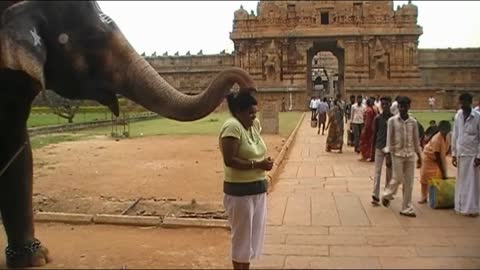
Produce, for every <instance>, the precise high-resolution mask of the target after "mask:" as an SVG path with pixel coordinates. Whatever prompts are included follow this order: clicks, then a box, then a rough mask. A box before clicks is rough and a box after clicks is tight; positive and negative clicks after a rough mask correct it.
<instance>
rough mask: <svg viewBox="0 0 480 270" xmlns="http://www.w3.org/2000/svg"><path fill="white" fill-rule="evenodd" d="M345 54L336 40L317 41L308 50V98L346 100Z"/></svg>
mask: <svg viewBox="0 0 480 270" xmlns="http://www.w3.org/2000/svg"><path fill="white" fill-rule="evenodd" d="M344 55H345V52H344V50H343V49H342V48H339V47H338V46H337V41H336V40H328V39H325V40H323V39H321V40H316V41H315V42H314V43H313V46H312V47H311V48H310V49H308V50H307V76H306V77H307V92H308V93H309V94H308V96H321V97H335V96H336V95H337V94H342V96H343V98H345V89H344V80H345V78H344V70H345V56H344Z"/></svg>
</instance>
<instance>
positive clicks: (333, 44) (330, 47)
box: [306, 39, 345, 97]
mask: <svg viewBox="0 0 480 270" xmlns="http://www.w3.org/2000/svg"><path fill="white" fill-rule="evenodd" d="M319 52H331V53H332V54H333V56H334V57H335V58H336V60H337V61H336V62H337V72H336V75H337V80H336V81H337V87H336V88H335V91H334V92H333V91H330V93H328V94H327V95H331V96H335V95H336V94H342V96H343V97H345V87H344V85H345V75H344V74H345V50H344V49H343V48H341V47H340V46H339V43H338V42H337V41H336V40H334V39H316V40H314V41H313V42H312V43H311V47H310V48H308V49H307V52H306V64H307V74H306V86H307V87H306V89H307V93H308V96H314V95H315V94H314V91H315V90H314V87H313V83H312V73H313V72H312V70H313V65H314V64H313V61H312V60H313V59H314V57H315V56H316V55H317V53H319ZM327 58H330V57H327ZM329 79H331V80H332V82H331V85H332V87H333V85H334V83H333V78H329Z"/></svg>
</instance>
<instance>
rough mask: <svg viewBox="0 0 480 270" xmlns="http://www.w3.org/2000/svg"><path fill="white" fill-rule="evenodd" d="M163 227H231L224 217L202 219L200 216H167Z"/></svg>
mask: <svg viewBox="0 0 480 270" xmlns="http://www.w3.org/2000/svg"><path fill="white" fill-rule="evenodd" d="M161 226H162V227H166V228H172V227H209V228H224V229H230V225H229V224H228V221H227V220H223V219H200V218H176V217H165V218H164V219H163V222H162V224H161Z"/></svg>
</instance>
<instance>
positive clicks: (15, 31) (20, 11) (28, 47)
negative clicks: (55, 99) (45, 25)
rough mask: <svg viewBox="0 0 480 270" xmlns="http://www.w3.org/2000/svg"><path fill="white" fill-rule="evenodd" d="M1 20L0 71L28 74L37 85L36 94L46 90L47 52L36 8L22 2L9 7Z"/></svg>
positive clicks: (29, 3)
mask: <svg viewBox="0 0 480 270" xmlns="http://www.w3.org/2000/svg"><path fill="white" fill-rule="evenodd" d="M1 19H2V22H1V29H0V69H10V70H14V71H22V72H25V73H26V74H28V75H29V76H30V77H31V78H32V79H33V80H34V81H35V82H36V83H37V85H36V88H37V89H35V90H36V91H40V90H42V89H44V88H45V78H44V72H43V67H44V64H45V61H46V56H47V53H46V47H45V41H44V39H43V38H42V34H41V27H40V23H39V21H40V20H41V17H40V16H39V14H38V13H37V12H35V7H34V6H32V5H31V2H19V3H17V4H15V5H13V6H11V7H9V8H7V9H6V10H5V11H4V12H3V13H2V18H1Z"/></svg>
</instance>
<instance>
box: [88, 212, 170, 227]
mask: <svg viewBox="0 0 480 270" xmlns="http://www.w3.org/2000/svg"><path fill="white" fill-rule="evenodd" d="M93 221H94V223H96V224H116V225H134V226H158V225H160V223H161V219H160V217H155V216H122V215H107V214H98V215H95V216H94V217H93Z"/></svg>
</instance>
